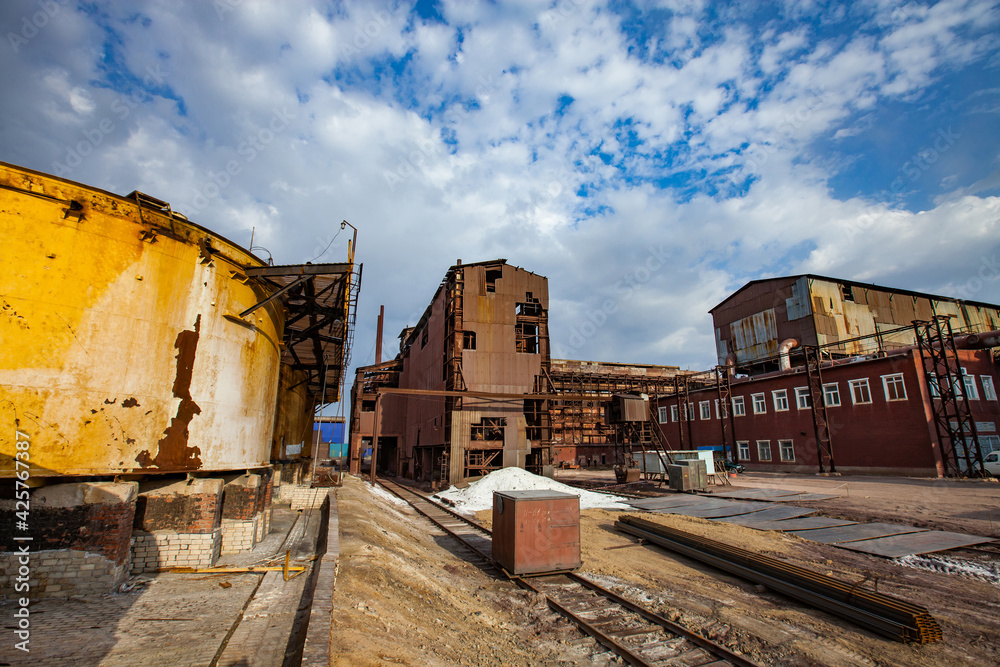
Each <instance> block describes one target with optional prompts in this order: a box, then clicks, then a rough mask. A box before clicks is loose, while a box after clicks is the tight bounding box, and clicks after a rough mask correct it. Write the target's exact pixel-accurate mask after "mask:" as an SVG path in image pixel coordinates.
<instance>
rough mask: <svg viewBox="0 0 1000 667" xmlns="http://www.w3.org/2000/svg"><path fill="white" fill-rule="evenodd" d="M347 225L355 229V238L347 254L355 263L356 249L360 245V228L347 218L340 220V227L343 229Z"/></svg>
mask: <svg viewBox="0 0 1000 667" xmlns="http://www.w3.org/2000/svg"><path fill="white" fill-rule="evenodd" d="M346 227H350V228H351V229H353V230H354V238H353V239H352V240H351V247H350V248H348V252H347V254H348V255H349V256H350V258H351V259H350V261H351V264H353V263H354V250H355V248H356V247H357V245H358V228H357V227H355V226H354V225H352V224H351V223H349V222H348V221H347V220H342V221H341V222H340V228H341V229H342V230H343V229H344V228H346Z"/></svg>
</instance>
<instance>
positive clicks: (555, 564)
mask: <svg viewBox="0 0 1000 667" xmlns="http://www.w3.org/2000/svg"><path fill="white" fill-rule="evenodd" d="M493 559H494V560H496V561H497V562H498V563H499V564H500V565H501V566H502V567H503V568H504V569H505V570H506V571H507V572H509V573H510V574H515V575H517V574H539V573H543V572H558V571H563V570H574V569H576V568H578V567H580V565H581V564H582V562H581V560H580V497H579V496H575V495H571V494H568V493H560V492H557V491H547V490H544V491H538V490H536V491H503V492H500V491H495V492H494V493H493Z"/></svg>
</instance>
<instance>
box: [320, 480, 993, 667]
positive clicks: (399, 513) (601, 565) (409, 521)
mask: <svg viewBox="0 0 1000 667" xmlns="http://www.w3.org/2000/svg"><path fill="white" fill-rule="evenodd" d="M602 472H603V473H604V474H605V475H607V476H610V472H609V471H589V470H588V471H572V473H575V474H576V475H578V476H582V475H583V474H588V475H594V474H600V473H602ZM560 478H561V479H564V480H566V476H565V475H564V474H561V475H560ZM567 481H568V480H567ZM734 481H737V482H738V483H739V486H742V487H749V486H754V485H760V486H769V485H770V486H775V487H777V488H789V489H793V490H799V489H798V488H797V487H796V486H794V485H795V484H801V485H803V487H805V488H802V489H801V490H809V491H817V490H821V489H820V487H823V488H824V489H825V488H826V485H829V487H831V488H830V489H829V490H830V491H831V492H833V489H832V487H836V486H838V485H842V484H845V483H847V484H848V486H847V487H843V488H842V489H841V491H842V492H843V497H842V498H838V499H836V500H834V501H832V507H834V508H835V509H836V512H833V513H832V515H834V516H838V515H845V514H849V513H851V512H856V513H858V516H857V517H854V518H860V515H861V514H867V515H870V516H871V517H872V518H877V519H880V520H885V519H887V518H889V517H890V516H892V517H896V518H895V520H896V521H910V522H914V523H916V521H917V520H918V519H920V520H923V521H926V522H927V523H926V524H923V525H928V527H946V528H949V529H953V530H954V529H961V530H965V531H967V532H977V533H981V534H989V533H988V532H987V531H978V530H972V528H974V527H978V526H979V525H980V523H982V524H983V525H984V526H986V527H988V524H989V517H988V516H987V517H986V518H985V519H983V518H982V517H981V516H980V514H981V513H982V512H983V511H984V510H986V511H987V512H988V509H989V508H993V509H994V514H1000V509H998V507H1000V503H998V502H997V499H998V498H1000V487H998V486H997V485H995V484H992V485H991V484H988V483H978V484H972V483H963V482H934V481H931V480H914V481H913V483H898V481H897V480H884V479H883V480H878V479H875V478H810V477H804V478H803V479H802V480H795V479H791V478H790V477H789V476H781V475H753V476H750V475H747V476H741V477H740V478H738V479H737V480H734ZM817 485H819V486H817ZM927 485H930V490H928V487H927ZM848 493H849V494H850V495H849V496H848ZM866 496H867V497H866ZM338 502H339V503H340V517H341V519H340V521H341V524H340V525H341V564H340V571H339V575H338V579H337V586H336V592H335V596H334V602H335V605H336V607H335V609H334V619H335V621H334V627H335V633H334V638H333V646H332V654H333V655H336V656H338V657H337V658H335V660H334V663H333V664H336V665H527V664H531V665H591V664H593V665H603V664H618V663H617V662H615V661H613V660H609V658H608V656H607V654H606V653H603V651H601V650H600V649H599V648H597V647H596V646H595V645H594V644H592V643H591V642H590V640H586V639H581V638H580V635H579V633H578V632H577V631H575V630H573V629H572V628H569V627H567V626H566V624H565V623H563V622H561V621H560V620H559V619H558V618H557V617H554V616H553V615H552V614H551V613H550V612H548V610H547V609H546V608H545V606H544V604H543V603H541V601H539V600H536V599H533V598H532V597H531V596H530V595H529V594H527V593H524V592H522V591H520V590H518V589H516V588H515V587H513V586H512V585H511V584H510V583H509V582H506V581H502V580H498V579H496V578H494V577H493V576H491V575H489V574H487V573H485V572H483V571H482V570H480V569H479V568H477V567H476V566H475V565H473V564H471V563H469V562H468V560H469V558H470V556H469V554H468V553H467V552H465V551H464V550H462V549H461V548H457V547H456V546H455V543H454V541H453V540H452V539H451V538H448V537H444V536H442V535H441V534H440V533H439V532H438V531H437V530H436V529H434V528H432V527H430V525H429V524H428V523H427V522H426V520H425V519H423V518H422V517H420V516H419V515H417V514H416V513H414V512H413V511H412V510H410V509H408V508H405V507H401V506H399V505H397V504H395V503H392V502H391V501H388V500H386V499H385V498H384V497H382V496H379V495H375V494H373V493H372V492H371V491H370V489H369V488H367V487H366V485H365V484H364V483H362V482H360V481H359V480H357V479H354V478H348V479H347V480H346V483H345V486H344V487H343V488H342V489H340V490H339V491H338ZM819 505H820V504H817V506H819ZM830 506H831V505H828V506H827V507H830ZM938 512H940V516H939V515H938V514H937V513H938ZM618 515H619V513H617V512H613V511H608V510H586V511H584V512H583V513H582V518H581V531H582V535H581V543H582V556H583V568H582V570H583V572H585V573H588V574H589V575H590V576H593V577H595V578H596V579H598V580H599V581H600V582H602V583H604V584H605V585H607V586H609V587H611V588H614V589H616V590H618V591H619V592H620V593H621V594H623V595H624V596H626V597H631V598H633V599H635V600H636V601H641V602H643V603H644V604H647V605H650V606H653V607H655V608H657V609H659V610H660V611H661V612H662V613H663V614H665V615H667V616H669V617H671V618H674V619H675V620H677V621H678V622H680V623H682V624H684V625H685V626H687V627H689V628H691V629H693V630H696V631H698V632H701V633H702V634H704V635H706V636H708V637H710V638H712V639H714V640H716V641H719V642H721V643H724V644H726V645H728V646H730V647H732V648H734V649H736V650H738V651H740V652H742V653H744V654H746V655H748V656H749V657H751V658H752V659H754V660H756V661H758V662H759V663H761V664H763V665H900V666H902V665H926V666H928V667H930V666H932V665H933V666H937V665H964V664H968V665H988V664H989V665H992V664H998V661H1000V636H998V631H1000V588H998V587H997V586H996V585H993V584H990V583H986V582H983V581H979V580H975V579H970V578H966V577H960V576H956V575H949V574H940V573H935V572H926V571H921V570H914V569H910V568H904V567H901V566H899V565H897V564H895V563H893V562H892V561H889V560H886V559H882V558H877V557H874V556H868V555H865V554H859V553H853V552H849V551H845V550H842V549H838V548H836V547H831V546H826V545H821V544H817V543H813V542H808V541H806V540H803V539H801V538H798V537H794V536H790V535H785V534H780V533H774V532H764V531H756V530H753V529H749V528H743V527H739V526H734V525H731V524H719V523H716V522H711V521H705V520H701V519H690V518H686V517H671V516H667V515H660V514H644V515H643V516H645V517H647V518H653V520H656V521H659V522H661V523H664V524H666V525H670V526H675V527H678V528H681V529H684V530H690V531H692V532H697V533H700V534H703V535H706V536H708V537H711V538H712V539H717V540H720V541H725V542H728V543H730V544H735V545H737V546H740V547H743V548H747V549H753V550H755V551H758V552H760V553H764V554H767V555H769V556H773V557H776V558H781V559H784V560H786V561H788V562H790V563H793V564H796V565H800V566H803V567H810V568H813V569H817V570H819V571H822V572H824V573H826V574H832V575H834V576H838V577H840V578H843V579H845V580H848V581H852V582H858V581H861V580H863V579H865V578H868V582H867V583H865V584H863V585H864V586H871V585H872V583H871V582H872V581H873V580H875V579H877V581H878V590H879V591H880V592H883V593H888V594H891V595H895V596H898V597H901V598H903V599H905V600H907V601H910V602H913V603H916V604H920V605H923V606H925V607H927V608H928V610H929V611H930V612H931V614H932V615H933V616H934V617H935V618H936V619H937V620H938V623H939V624H940V625H941V627H942V629H943V632H944V641H943V642H941V643H938V644H928V645H904V644H900V643H897V642H892V641H888V640H885V639H883V638H881V637H879V636H877V635H874V634H871V633H869V632H867V631H865V630H862V629H860V628H858V627H856V626H854V625H852V624H850V623H848V622H846V621H841V620H839V619H837V618H835V617H833V616H830V615H828V614H825V613H822V612H819V611H816V610H813V609H810V608H808V607H805V606H802V605H800V604H798V603H796V602H794V601H791V600H789V599H787V598H784V597H783V596H780V595H777V594H774V593H771V592H769V591H767V590H765V589H760V588H758V587H756V586H754V585H753V584H750V583H748V582H745V581H742V580H740V579H737V578H735V577H731V576H729V575H726V574H724V573H721V572H718V571H716V570H713V569H711V568H708V567H706V566H703V565H700V564H698V563H695V562H693V561H690V560H688V559H686V558H684V557H682V556H678V555H675V554H671V553H668V552H666V551H664V550H661V549H659V548H658V547H649V546H638V545H636V543H635V540H634V538H632V537H631V536H628V535H625V534H623V533H619V532H617V531H616V530H615V529H614V526H613V524H614V521H615V518H616V517H617V516H618ZM848 518H851V517H848ZM480 519H481V520H484V521H486V522H487V523H488V520H489V513H488V512H482V513H480ZM935 521H940V522H941V525H936V524H935ZM932 524H935V525H932ZM978 557H979V558H986V559H992V560H993V561H994V562H996V561H997V556H996V555H995V554H994V555H991V554H989V553H980V554H978Z"/></svg>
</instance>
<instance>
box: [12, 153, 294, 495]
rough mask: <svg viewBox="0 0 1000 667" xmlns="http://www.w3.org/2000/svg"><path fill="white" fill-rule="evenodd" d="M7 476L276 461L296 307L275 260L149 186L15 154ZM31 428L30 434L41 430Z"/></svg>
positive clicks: (226, 466) (252, 464) (232, 467)
mask: <svg viewBox="0 0 1000 667" xmlns="http://www.w3.org/2000/svg"><path fill="white" fill-rule="evenodd" d="M0 254H2V257H3V267H2V269H0V476H5V477H11V476H14V475H15V474H16V473H17V467H16V465H15V463H14V462H13V461H12V460H11V459H13V458H14V457H15V456H16V452H18V451H21V452H26V455H25V456H20V457H19V458H20V459H21V460H22V461H23V460H24V459H28V460H29V461H30V466H31V471H30V474H31V476H47V475H108V474H117V473H130V472H178V471H194V470H239V469H243V468H252V467H257V466H261V465H266V464H268V462H269V460H270V454H271V437H272V433H273V429H274V424H275V403H276V394H277V391H278V380H279V367H280V361H281V348H280V342H281V336H282V327H283V322H284V313H283V310H282V305H281V303H280V301H278V300H275V301H273V302H271V303H269V304H267V305H266V306H263V307H261V308H259V309H257V310H256V311H254V312H253V313H252V314H251V315H249V316H247V317H246V318H245V319H240V318H239V317H236V316H234V315H232V313H240V312H242V311H243V310H245V309H247V308H249V307H250V306H252V305H254V304H256V303H258V302H259V301H260V300H262V299H263V298H265V297H266V296H267V293H266V292H265V288H264V287H262V286H261V285H260V284H259V283H258V282H257V281H255V280H253V279H248V278H247V276H246V275H245V274H244V273H243V268H244V267H246V266H261V265H262V262H261V261H260V260H259V259H257V258H255V257H253V256H252V255H251V254H250V253H249V252H248V251H246V250H244V249H242V248H240V247H238V246H236V245H234V244H233V243H231V242H229V241H227V240H226V239H224V238H222V237H220V236H218V235H216V234H213V233H212V232H210V231H208V230H206V229H203V228H201V227H199V226H197V225H195V224H192V223H190V222H188V221H187V220H185V219H184V218H183V217H182V216H177V215H176V214H172V213H171V212H170V210H169V207H168V206H166V205H165V204H164V203H163V202H158V201H156V200H153V199H151V198H148V197H144V196H143V195H139V194H136V193H133V195H131V196H130V197H127V198H126V197H121V196H118V195H114V194H111V193H108V192H103V191H101V190H96V189H94V188H89V187H86V186H83V185H80V184H77V183H72V182H69V181H65V180H62V179H58V178H55V177H52V176H49V175H45V174H40V173H38V172H33V171H30V170H27V169H23V168H19V167H14V166H11V165H8V164H4V163H0ZM19 442H20V443H24V442H26V443H28V444H27V445H26V446H25V445H23V444H19Z"/></svg>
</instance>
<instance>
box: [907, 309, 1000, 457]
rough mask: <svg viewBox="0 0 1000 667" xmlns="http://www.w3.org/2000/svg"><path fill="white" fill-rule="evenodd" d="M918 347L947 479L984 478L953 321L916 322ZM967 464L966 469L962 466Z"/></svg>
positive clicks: (977, 437) (935, 318) (945, 319)
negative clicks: (931, 398)
mask: <svg viewBox="0 0 1000 667" xmlns="http://www.w3.org/2000/svg"><path fill="white" fill-rule="evenodd" d="M913 328H914V331H915V332H916V335H917V346H918V348H919V349H920V358H921V360H922V361H923V366H924V371H925V373H926V375H927V381H928V383H930V386H931V396H932V397H933V399H934V400H932V401H931V402H932V403H933V405H934V427H935V429H936V430H937V436H938V443H940V446H941V458H942V460H943V462H944V466H945V474H946V475H947V476H955V477H963V476H984V475H985V474H986V473H985V467H984V464H983V452H982V450H981V449H980V447H979V434H978V432H977V431H976V422H975V420H974V419H973V418H972V411H971V409H970V408H969V398H968V396H967V394H966V388H965V378H964V376H963V374H962V368H961V366H960V365H959V361H958V351H957V349H956V347H955V335H954V333H953V332H952V329H951V318H949V317H948V316H946V315H937V316H935V317H934V318H932V319H931V320H914V322H913ZM963 463H964V464H965V465H964V467H963V465H962V464H963Z"/></svg>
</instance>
